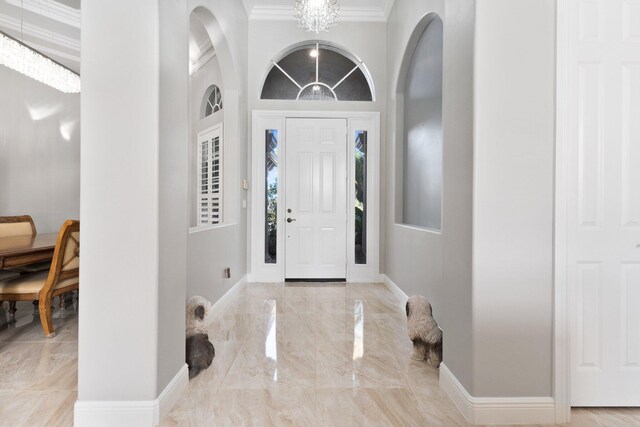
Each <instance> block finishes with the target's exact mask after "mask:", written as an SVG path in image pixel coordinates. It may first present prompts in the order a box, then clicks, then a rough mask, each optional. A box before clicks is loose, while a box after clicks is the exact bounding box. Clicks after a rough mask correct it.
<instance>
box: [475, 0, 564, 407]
mask: <svg viewBox="0 0 640 427" xmlns="http://www.w3.org/2000/svg"><path fill="white" fill-rule="evenodd" d="M476 26H477V31H476V61H475V66H476V72H475V85H476V92H475V94H476V97H475V124H476V125H475V175H474V236H473V241H474V245H473V261H474V267H473V270H474V276H473V312H474V318H473V326H474V328H473V330H474V368H473V369H474V387H473V389H472V390H469V391H470V392H471V393H472V395H474V396H530V397H536V396H540V397H547V396H551V395H552V375H553V366H552V356H553V347H552V340H553V329H552V320H553V311H552V310H553V276H552V274H553V220H554V218H553V209H554V203H553V200H554V122H555V105H554V104H555V101H554V99H555V87H554V85H555V1H554V0H519V1H513V0H477V23H476Z"/></svg>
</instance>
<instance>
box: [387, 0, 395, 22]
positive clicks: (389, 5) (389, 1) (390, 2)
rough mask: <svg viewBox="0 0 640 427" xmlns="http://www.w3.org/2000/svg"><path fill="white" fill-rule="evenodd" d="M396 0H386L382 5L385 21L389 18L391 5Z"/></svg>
mask: <svg viewBox="0 0 640 427" xmlns="http://www.w3.org/2000/svg"><path fill="white" fill-rule="evenodd" d="M395 4H396V0H387V3H386V4H385V5H384V19H385V21H388V20H389V17H390V16H391V12H393V6H395Z"/></svg>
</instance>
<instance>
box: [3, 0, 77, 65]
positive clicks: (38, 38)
mask: <svg viewBox="0 0 640 427" xmlns="http://www.w3.org/2000/svg"><path fill="white" fill-rule="evenodd" d="M23 4H24V10H23V9H22V5H23ZM0 30H1V31H4V32H5V33H7V34H9V35H10V36H12V37H14V38H16V39H18V40H20V41H23V42H24V43H26V44H28V45H29V46H31V47H33V48H34V49H36V50H39V51H40V52H42V53H44V54H45V55H47V56H50V57H51V58H52V59H53V60H55V61H58V62H59V63H61V64H62V65H65V66H67V67H69V68H71V69H72V70H74V71H75V72H80V0H0Z"/></svg>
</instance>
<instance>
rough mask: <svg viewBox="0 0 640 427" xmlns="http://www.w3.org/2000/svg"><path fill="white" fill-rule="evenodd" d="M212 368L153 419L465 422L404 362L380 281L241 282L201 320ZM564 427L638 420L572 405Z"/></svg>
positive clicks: (432, 372) (403, 344)
mask: <svg viewBox="0 0 640 427" xmlns="http://www.w3.org/2000/svg"><path fill="white" fill-rule="evenodd" d="M211 320H212V322H211V327H210V329H209V338H210V340H211V341H212V342H213V344H214V346H215V348H216V358H215V359H214V361H213V364H212V366H211V367H210V368H209V369H208V370H207V371H204V372H203V373H201V374H200V375H199V376H198V377H196V378H195V379H193V380H192V381H191V382H190V384H189V387H188V389H187V390H186V392H185V394H184V395H183V397H182V398H181V400H179V402H178V403H177V404H176V406H175V407H174V408H173V410H172V411H171V412H170V413H169V414H168V415H167V416H166V417H165V419H164V420H163V421H162V423H161V425H162V426H163V427H169V426H194V427H196V426H426V427H428V426H466V425H469V424H468V423H467V422H466V421H465V419H464V418H463V417H462V416H461V415H460V413H459V412H458V410H457V409H456V408H455V407H454V405H453V403H452V402H451V401H450V400H449V398H448V397H447V396H446V394H445V393H444V392H443V391H442V390H441V389H440V387H439V386H438V370H437V369H435V368H432V367H430V366H428V365H427V364H426V363H424V362H416V361H413V360H411V359H410V357H409V354H410V352H411V342H410V341H409V340H408V338H407V334H406V317H405V313H404V307H403V306H402V304H401V302H400V301H399V300H398V299H397V298H396V297H395V296H394V294H393V293H391V292H390V291H389V290H388V289H387V288H386V287H385V286H384V285H382V284H347V285H344V284H287V285H284V284H260V285H257V284H255V285H248V286H246V287H245V288H244V289H243V290H241V291H240V292H239V293H238V294H237V295H235V296H234V297H233V299H232V300H231V301H229V303H228V305H226V307H224V308H223V309H222V310H221V311H220V312H218V313H215V315H214V316H213V318H212V319H211ZM572 414H573V417H574V421H573V423H572V424H571V426H585V427H589V426H612V427H613V426H616V427H617V426H634V425H637V426H640V410H624V409H620V410H617V409H610V410H586V409H576V410H574V411H573V413H572Z"/></svg>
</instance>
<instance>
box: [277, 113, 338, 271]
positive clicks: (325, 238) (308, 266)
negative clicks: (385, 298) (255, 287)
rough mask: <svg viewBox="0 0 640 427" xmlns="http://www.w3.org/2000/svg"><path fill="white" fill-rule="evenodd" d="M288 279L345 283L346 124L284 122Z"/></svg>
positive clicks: (317, 121)
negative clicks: (343, 280) (341, 281)
mask: <svg viewBox="0 0 640 427" xmlns="http://www.w3.org/2000/svg"><path fill="white" fill-rule="evenodd" d="M285 157H286V159H285V162H286V179H285V212H286V217H285V232H286V243H285V251H286V257H285V258H286V262H285V272H286V274H285V277H286V278H287V279H345V278H346V277H347V121H346V120H345V119H287V121H286V153H285Z"/></svg>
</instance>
